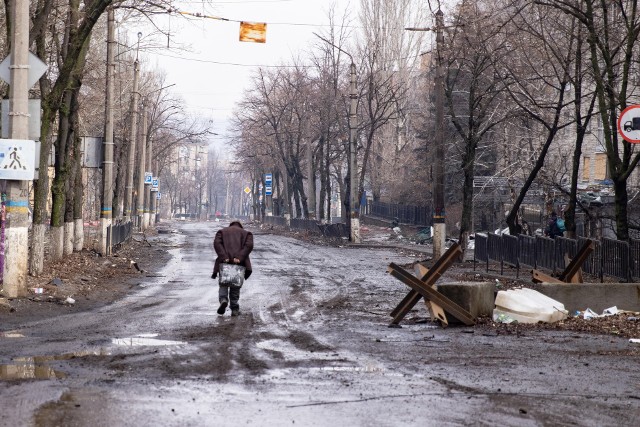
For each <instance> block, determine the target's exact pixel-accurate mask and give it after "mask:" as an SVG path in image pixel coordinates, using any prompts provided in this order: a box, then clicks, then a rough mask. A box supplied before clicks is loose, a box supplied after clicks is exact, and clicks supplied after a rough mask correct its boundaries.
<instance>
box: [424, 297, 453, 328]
mask: <svg viewBox="0 0 640 427" xmlns="http://www.w3.org/2000/svg"><path fill="white" fill-rule="evenodd" d="M424 303H425V304H426V306H427V310H429V314H430V315H431V320H432V321H434V322H436V321H440V322H442V326H448V325H449V321H448V320H447V314H446V313H445V311H444V309H443V308H442V307H440V306H439V305H438V304H436V303H435V302H433V301H429V300H426V299H425V300H424Z"/></svg>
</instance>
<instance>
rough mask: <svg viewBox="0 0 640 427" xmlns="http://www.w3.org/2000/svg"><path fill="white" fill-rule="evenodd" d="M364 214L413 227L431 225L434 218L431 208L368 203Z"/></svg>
mask: <svg viewBox="0 0 640 427" xmlns="http://www.w3.org/2000/svg"><path fill="white" fill-rule="evenodd" d="M364 213H365V214H366V215H371V216H375V217H378V218H384V219H387V220H389V221H393V220H394V219H397V220H398V222H400V223H402V224H413V225H431V222H432V218H433V216H432V214H431V207H430V206H414V205H398V204H395V203H384V202H367V206H366V207H365V211H364Z"/></svg>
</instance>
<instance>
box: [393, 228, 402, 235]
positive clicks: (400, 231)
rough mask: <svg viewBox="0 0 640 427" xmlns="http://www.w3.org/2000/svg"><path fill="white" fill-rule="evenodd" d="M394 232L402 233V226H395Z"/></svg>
mask: <svg viewBox="0 0 640 427" xmlns="http://www.w3.org/2000/svg"><path fill="white" fill-rule="evenodd" d="M393 232H394V233H396V234H400V233H402V230H401V229H400V227H393Z"/></svg>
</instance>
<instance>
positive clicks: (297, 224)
mask: <svg viewBox="0 0 640 427" xmlns="http://www.w3.org/2000/svg"><path fill="white" fill-rule="evenodd" d="M289 228H290V229H291V230H298V231H308V232H310V233H314V234H320V229H319V228H318V222H317V221H314V220H312V219H304V218H291V222H290V223H289Z"/></svg>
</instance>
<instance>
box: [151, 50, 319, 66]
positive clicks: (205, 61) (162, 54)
mask: <svg viewBox="0 0 640 427" xmlns="http://www.w3.org/2000/svg"><path fill="white" fill-rule="evenodd" d="M154 55H158V56H166V57H168V58H175V59H181V60H183V61H190V62H204V63H208V64H217V65H232V66H234V67H262V68H313V67H315V66H314V65H266V64H240V63H238V62H223V61H212V60H210V59H198V58H185V57H184V56H177V55H169V54H166V53H159V52H156V53H154Z"/></svg>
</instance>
